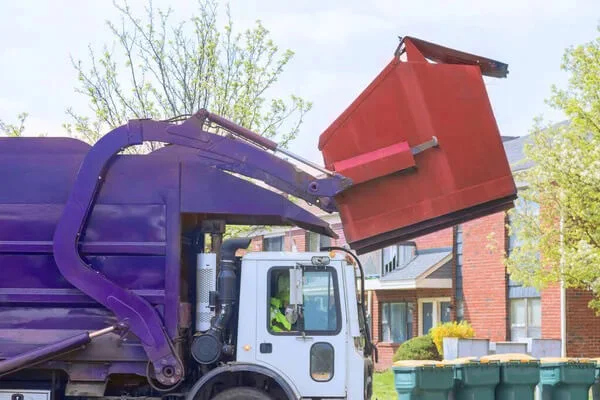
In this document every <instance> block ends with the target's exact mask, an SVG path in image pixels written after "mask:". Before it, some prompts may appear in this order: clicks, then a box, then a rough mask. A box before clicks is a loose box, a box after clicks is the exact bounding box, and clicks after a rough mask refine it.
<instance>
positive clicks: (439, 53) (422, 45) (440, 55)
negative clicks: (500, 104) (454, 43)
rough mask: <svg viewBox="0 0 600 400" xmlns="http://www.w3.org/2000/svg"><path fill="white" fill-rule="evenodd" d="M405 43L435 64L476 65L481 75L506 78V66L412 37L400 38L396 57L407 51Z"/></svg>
mask: <svg viewBox="0 0 600 400" xmlns="http://www.w3.org/2000/svg"><path fill="white" fill-rule="evenodd" d="M407 42H409V43H410V44H409V46H410V45H413V46H414V47H416V49H417V50H418V51H419V52H420V53H421V54H422V55H423V57H425V58H427V59H429V60H431V61H435V62H437V63H442V64H465V65H478V66H479V68H480V69H481V74H482V75H485V76H491V77H494V78H506V76H507V75H508V64H505V63H503V62H500V61H496V60H492V59H491V58H487V57H482V56H478V55H476V54H471V53H466V52H464V51H460V50H455V49H451V48H448V47H444V46H440V45H439V44H436V43H431V42H428V41H426V40H423V39H417V38H415V37H412V36H405V37H401V38H400V44H399V45H398V48H397V49H396V53H395V55H396V56H397V57H399V56H400V55H401V54H403V53H405V52H406V51H407V45H406V43H407Z"/></svg>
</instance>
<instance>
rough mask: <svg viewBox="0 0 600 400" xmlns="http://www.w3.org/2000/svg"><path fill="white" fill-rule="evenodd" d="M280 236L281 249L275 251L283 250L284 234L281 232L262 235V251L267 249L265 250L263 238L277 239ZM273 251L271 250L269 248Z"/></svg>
mask: <svg viewBox="0 0 600 400" xmlns="http://www.w3.org/2000/svg"><path fill="white" fill-rule="evenodd" d="M278 238H281V250H275V251H285V235H284V234H282V233H275V234H269V235H264V236H263V240H262V245H263V251H267V250H265V248H264V247H265V240H268V239H278ZM271 251H273V250H271Z"/></svg>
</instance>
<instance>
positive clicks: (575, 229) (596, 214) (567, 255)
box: [507, 28, 600, 312]
mask: <svg viewBox="0 0 600 400" xmlns="http://www.w3.org/2000/svg"><path fill="white" fill-rule="evenodd" d="M598 31H599V33H600V28H599V30H598ZM562 69H563V70H564V71H566V72H567V73H568V74H569V81H568V85H567V87H566V88H563V89H561V88H558V87H553V88H552V96H551V97H550V99H549V100H548V104H549V105H550V106H552V107H554V108H556V109H558V110H561V111H562V112H563V113H564V114H565V115H566V116H567V118H568V120H569V122H568V123H564V124H558V125H547V124H544V123H542V122H541V121H540V120H538V121H537V122H536V126H535V128H534V130H533V133H532V142H531V143H530V144H529V145H528V146H526V148H525V153H526V156H527V158H528V160H530V161H533V164H534V165H533V166H532V167H531V168H529V169H527V170H525V171H524V172H522V173H521V174H519V175H517V176H516V179H517V180H518V181H522V182H524V183H525V184H526V188H525V189H524V190H521V191H520V197H521V198H522V199H523V204H524V205H525V206H524V207H519V208H518V209H515V210H512V211H511V212H510V214H509V216H510V218H511V225H512V229H514V233H515V234H516V238H517V243H518V246H516V248H514V249H513V250H512V251H511V253H510V255H509V257H508V259H507V265H508V269H509V271H510V273H511V278H512V279H513V280H516V281H520V282H523V283H525V284H527V285H531V286H535V287H537V288H543V287H545V286H546V285H548V284H551V283H557V282H561V281H562V282H563V283H564V285H565V287H567V288H579V289H585V290H589V291H591V292H592V293H593V295H594V300H592V301H591V302H590V307H592V308H593V309H595V310H596V312H600V37H598V38H596V39H595V40H593V41H591V42H589V43H586V44H582V45H579V46H575V47H571V48H569V49H567V50H566V52H565V54H564V58H563V63H562ZM535 203H537V204H539V212H537V210H538V207H537V206H532V205H534V204H535ZM528 205H529V206H528Z"/></svg>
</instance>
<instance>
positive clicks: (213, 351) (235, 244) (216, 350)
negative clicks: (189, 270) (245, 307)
mask: <svg viewBox="0 0 600 400" xmlns="http://www.w3.org/2000/svg"><path fill="white" fill-rule="evenodd" d="M250 241H251V239H248V238H236V239H228V240H226V241H224V242H223V244H222V246H221V265H220V268H219V276H218V277H217V310H218V313H217V315H216V316H215V318H214V319H213V320H212V322H211V326H210V329H209V330H208V332H206V333H205V334H203V335H200V336H196V337H195V338H194V342H193V343H192V348H191V351H192V356H193V357H194V359H195V360H196V361H197V362H198V363H200V364H213V363H215V362H217V361H218V360H219V359H220V358H221V355H222V354H223V347H224V340H223V334H224V332H225V330H226V329H227V327H228V325H229V322H230V321H231V317H232V315H233V310H234V305H235V302H236V301H237V298H238V292H237V279H238V277H237V274H236V273H235V253H236V252H237V251H238V250H239V249H245V248H247V247H248V246H249V245H250Z"/></svg>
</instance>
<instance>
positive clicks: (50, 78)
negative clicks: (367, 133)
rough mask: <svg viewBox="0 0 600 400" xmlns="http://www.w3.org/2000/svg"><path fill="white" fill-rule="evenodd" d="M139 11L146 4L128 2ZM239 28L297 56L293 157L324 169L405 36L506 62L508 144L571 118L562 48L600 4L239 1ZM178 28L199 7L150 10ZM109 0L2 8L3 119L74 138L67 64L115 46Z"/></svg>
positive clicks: (591, 27)
mask: <svg viewBox="0 0 600 400" xmlns="http://www.w3.org/2000/svg"><path fill="white" fill-rule="evenodd" d="M129 3H130V4H131V6H132V7H133V8H134V9H140V8H141V7H143V5H144V4H145V0H130V1H129ZM229 4H230V7H231V11H232V14H233V20H234V24H235V26H236V27H237V28H238V29H244V28H247V27H250V26H252V25H253V24H254V23H255V21H256V20H261V21H262V23H263V24H264V25H265V27H266V28H267V29H269V30H270V32H271V35H272V38H273V40H274V42H275V43H276V44H277V45H279V46H280V47H281V48H285V49H288V48H289V49H292V50H293V51H294V52H295V56H294V58H293V59H292V61H291V62H290V64H289V65H288V67H287V68H286V70H285V71H284V73H283V74H282V75H281V77H280V80H279V82H277V84H276V86H275V87H274V88H273V91H272V94H273V95H275V96H281V95H283V96H286V95H289V94H296V95H299V96H302V97H304V98H306V99H307V100H310V101H312V102H313V104H314V106H313V109H312V110H311V111H310V113H309V114H308V115H307V117H306V119H305V123H304V124H303V125H302V127H301V130H300V133H299V136H298V138H297V139H296V140H295V141H294V142H293V143H292V144H291V145H290V148H291V150H293V151H294V152H296V153H298V154H300V155H302V156H304V157H307V158H309V159H311V160H313V161H317V162H318V161H321V157H320V154H319V152H318V150H317V142H318V137H319V135H320V133H321V132H322V131H323V130H324V129H326V128H327V126H329V124H330V123H331V122H332V121H333V120H334V119H335V118H336V117H337V116H338V115H339V114H340V113H341V112H342V111H343V110H344V109H345V108H346V107H347V106H348V105H349V104H350V103H351V102H352V100H354V99H355V98H356V96H357V95H358V94H359V93H360V92H361V91H362V90H363V89H364V88H365V87H366V86H367V85H368V84H369V83H370V82H371V80H372V79H373V78H374V77H375V76H376V75H377V74H378V73H379V72H380V71H381V69H382V68H383V67H384V66H385V65H386V64H387V63H388V62H389V61H390V60H391V58H392V57H393V52H394V50H395V48H396V46H397V44H398V36H416V37H419V38H422V39H425V40H428V41H432V42H436V43H439V44H442V45H445V46H447V47H452V48H456V49H460V50H463V51H467V52H471V53H475V54H479V55H482V56H486V57H489V58H493V59H496V60H499V61H502V62H505V63H508V64H509V70H510V74H509V76H508V78H507V79H486V84H487V90H488V94H489V96H490V100H491V103H492V107H493V109H494V113H495V115H496V119H497V122H498V126H499V128H500V131H501V133H502V134H503V135H510V136H521V135H525V134H527V133H528V132H529V130H530V129H531V126H532V123H533V119H534V117H536V116H539V115H543V116H544V118H546V119H547V120H548V121H554V122H557V121H560V120H562V119H564V116H562V115H561V114H560V113H559V112H557V111H555V110H552V109H550V108H549V107H548V106H547V105H546V104H545V102H544V100H545V99H546V98H548V96H549V95H550V88H551V85H552V84H556V85H558V86H564V85H565V84H566V82H567V78H568V76H567V75H566V73H564V72H563V71H561V70H560V64H561V60H562V56H563V53H564V49H565V48H566V47H568V46H571V45H577V44H581V43H585V42H587V41H590V40H592V39H593V38H595V37H596V36H600V33H598V31H597V26H598V24H599V23H600V1H599V0H504V1H502V2H497V1H481V0H452V1H451V0H412V1H407V0H371V1H365V0H362V1H355V0H303V1H285V0H231V1H230V2H229ZM154 5H155V7H163V6H171V7H172V8H173V9H174V10H175V13H176V16H177V17H179V18H182V19H184V18H186V17H187V16H189V15H191V14H192V13H193V12H194V10H195V6H196V2H195V1H193V0H190V1H173V0H172V1H166V0H154ZM116 16H117V13H116V11H115V9H114V7H113V6H112V2H111V1H108V0H102V1H100V0H96V1H91V0H53V1H44V2H43V1H36V0H21V1H18V2H16V1H0V60H1V65H2V67H1V74H0V119H3V120H6V121H9V122H10V121H12V120H15V118H16V115H17V114H18V113H20V112H23V111H25V112H28V113H29V115H30V117H29V119H28V122H27V130H26V133H27V134H30V135H35V134H38V133H47V134H48V135H52V136H62V135H66V132H65V131H64V130H63V128H62V124H63V123H64V122H66V121H68V117H67V115H66V114H65V111H66V109H67V108H68V107H75V108H76V109H85V108H84V107H85V101H86V100H85V99H84V98H83V97H81V96H80V95H78V94H76V93H75V91H74V87H75V86H76V83H77V82H76V73H75V71H74V69H73V67H72V65H71V57H73V58H75V59H84V60H85V58H86V54H87V46H88V45H89V44H91V45H92V46H93V47H95V48H101V47H102V45H103V44H105V43H109V44H110V43H112V41H113V38H112V36H111V34H110V32H109V30H108V28H107V26H106V20H108V19H113V20H114V19H115V17H116Z"/></svg>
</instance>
